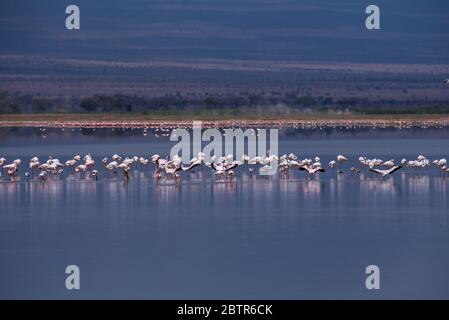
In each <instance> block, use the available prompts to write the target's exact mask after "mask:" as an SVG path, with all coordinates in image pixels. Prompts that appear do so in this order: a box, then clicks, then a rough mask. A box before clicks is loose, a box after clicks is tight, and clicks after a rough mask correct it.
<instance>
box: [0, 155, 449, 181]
mask: <svg viewBox="0 0 449 320" xmlns="http://www.w3.org/2000/svg"><path fill="white" fill-rule="evenodd" d="M347 161H348V158H347V157H345V156H343V155H338V156H337V157H336V159H335V160H332V161H330V162H329V163H328V166H327V167H329V169H330V170H331V171H332V172H333V173H337V174H344V173H345V171H344V170H346V169H345V168H344V165H345V163H346V162H347ZM101 162H102V164H101V167H103V168H104V173H105V174H108V173H107V172H110V173H109V174H111V175H116V174H117V173H118V172H121V173H122V174H123V176H124V179H129V172H130V170H131V169H132V168H135V170H139V169H140V170H144V168H145V167H148V166H151V167H153V170H154V173H153V176H154V178H155V179H161V178H163V177H164V178H174V179H180V178H181V176H182V173H183V172H194V169H195V168H199V167H207V168H210V169H211V170H212V171H213V173H214V176H216V177H219V178H231V177H234V176H235V170H237V168H245V167H246V169H247V170H248V172H249V173H254V172H255V169H260V172H262V173H263V172H264V171H269V170H270V171H271V170H273V166H274V165H278V170H279V172H280V173H281V174H283V173H285V172H287V171H290V170H299V171H303V172H305V173H307V174H309V175H315V174H319V173H323V172H326V169H324V167H326V166H323V165H322V163H321V159H320V157H318V156H316V157H314V158H313V159H309V158H305V159H299V158H298V157H297V156H296V155H295V154H293V153H290V154H288V155H287V154H284V155H282V156H280V157H278V156H276V155H271V154H270V155H268V156H265V157H260V156H258V157H252V158H251V157H249V156H247V155H243V156H242V157H241V159H240V160H234V156H233V155H232V154H229V155H227V156H225V157H216V156H213V157H211V158H210V159H209V158H207V157H206V155H205V154H204V153H199V154H198V156H197V157H195V158H193V159H191V160H190V162H189V164H187V165H185V164H183V163H182V161H181V158H180V157H179V156H174V157H173V158H172V159H169V158H168V157H167V158H162V157H161V156H159V155H157V154H155V155H153V156H151V157H150V158H145V157H139V156H133V157H122V156H120V155H118V154H114V155H113V156H112V157H111V158H110V159H109V158H103V159H102V161H101ZM21 167H22V160H21V159H15V160H12V161H11V162H10V163H8V161H7V160H6V158H0V168H1V171H0V178H1V177H2V176H3V174H4V172H6V174H7V175H8V176H9V177H11V179H13V178H14V177H15V176H17V175H19V170H21ZM97 167H98V166H97ZM403 167H406V168H411V169H415V170H425V169H427V168H429V167H435V168H437V169H438V170H439V171H440V173H442V174H449V167H448V166H447V160H446V159H445V158H442V159H436V160H433V161H430V160H429V159H428V158H427V157H426V156H424V155H419V156H418V157H417V159H414V160H407V159H402V160H401V161H400V162H399V163H396V161H395V160H394V159H390V160H387V161H384V160H382V159H376V158H374V159H368V158H367V157H365V156H361V157H359V158H358V166H357V167H350V168H348V169H347V170H348V171H347V172H348V173H351V174H357V173H360V172H361V171H362V170H368V171H369V172H372V173H375V174H378V175H381V176H387V175H391V174H393V173H394V172H396V171H398V170H399V169H401V168H403ZM275 169H276V170H277V168H275ZM243 170H245V169H243ZM24 171H25V173H24V175H25V177H26V178H27V179H34V178H35V177H36V176H37V178H38V179H39V180H41V181H45V180H47V179H48V178H50V177H52V176H55V175H57V176H60V175H63V174H64V172H67V171H69V172H70V173H72V174H75V175H81V174H84V175H90V176H92V177H93V178H94V179H95V180H98V178H99V176H100V172H99V168H96V163H95V160H94V159H93V158H92V156H91V155H90V154H87V155H85V156H84V157H83V158H82V157H81V156H80V155H75V156H74V157H73V158H72V159H69V160H67V161H65V162H61V161H60V160H59V159H57V158H53V157H51V156H50V157H49V158H48V159H47V160H46V161H42V162H41V161H40V159H39V158H38V157H36V156H34V157H33V158H31V159H30V160H29V163H28V166H27V169H26V170H24Z"/></svg>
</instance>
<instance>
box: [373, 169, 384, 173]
mask: <svg viewBox="0 0 449 320" xmlns="http://www.w3.org/2000/svg"><path fill="white" fill-rule="evenodd" d="M369 171H371V172H374V173H378V174H384V172H383V170H379V169H369Z"/></svg>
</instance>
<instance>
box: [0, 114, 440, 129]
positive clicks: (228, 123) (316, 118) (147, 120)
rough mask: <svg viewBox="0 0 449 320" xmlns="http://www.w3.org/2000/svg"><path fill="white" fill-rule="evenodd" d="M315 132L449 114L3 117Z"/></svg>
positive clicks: (39, 122)
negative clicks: (320, 128)
mask: <svg viewBox="0 0 449 320" xmlns="http://www.w3.org/2000/svg"><path fill="white" fill-rule="evenodd" d="M193 121H201V122H202V123H201V126H202V127H203V128H230V127H242V128H244V127H254V128H286V127H294V128H303V129H307V128H316V127H329V128H335V127H347V128H348V129H350V128H357V127H371V128H408V127H423V128H427V127H448V126H449V114H426V115H411V114H403V115H398V114H394V115H301V116H296V115H294V116H290V117H288V116H280V117H274V116H267V117H249V116H241V117H204V116H183V115H181V116H161V115H156V116H155V115H139V114H21V115H12V114H0V127H28V128H40V127H45V128H147V129H153V128H167V129H171V128H191V127H192V122H193Z"/></svg>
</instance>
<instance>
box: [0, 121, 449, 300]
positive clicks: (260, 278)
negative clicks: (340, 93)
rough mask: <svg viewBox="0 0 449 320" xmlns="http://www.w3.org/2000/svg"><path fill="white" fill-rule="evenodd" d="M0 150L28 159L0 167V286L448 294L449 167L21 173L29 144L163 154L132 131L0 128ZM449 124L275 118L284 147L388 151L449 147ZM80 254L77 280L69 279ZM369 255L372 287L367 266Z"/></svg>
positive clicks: (305, 152) (278, 295)
mask: <svg viewBox="0 0 449 320" xmlns="http://www.w3.org/2000/svg"><path fill="white" fill-rule="evenodd" d="M0 138H1V142H0V157H2V156H4V157H6V158H7V159H8V160H13V159H15V158H17V157H20V158H22V160H24V164H23V166H24V167H23V169H21V171H19V177H17V178H15V179H14V181H10V179H9V178H8V177H5V175H6V174H3V177H2V178H1V180H0V298H33V299H35V298H63V299H78V298H125V299H127V298H145V299H146V298H148V299H216V298H219V299H228V298H229V299H308V298H338V299H340V298H356V299H379V298H425V299H427V298H445V299H448V298H449V219H448V218H449V210H448V208H449V195H448V190H449V176H448V175H446V176H444V175H442V174H440V173H439V172H438V170H437V169H436V168H429V169H427V170H426V171H419V172H417V171H416V170H412V169H405V168H403V169H401V170H399V171H398V172H396V173H395V174H394V175H392V176H389V177H384V178H382V177H380V176H376V175H374V174H371V173H367V172H362V173H361V174H359V175H356V174H349V173H345V174H343V175H337V174H334V173H331V172H329V171H328V172H326V173H324V174H321V175H317V176H315V177H309V176H306V175H305V174H304V173H303V172H300V171H296V170H292V171H291V172H289V174H288V176H281V175H275V176H269V177H264V176H258V175H254V174H251V173H249V172H248V170H247V169H243V168H239V169H237V172H236V174H237V176H236V177H235V178H234V179H228V180H223V181H215V180H216V179H214V177H213V174H212V172H211V171H210V170H209V169H208V168H202V169H201V170H197V171H196V172H195V173H193V174H183V178H182V179H181V181H180V182H178V183H176V182H174V181H173V180H164V181H159V182H157V181H155V179H154V178H153V176H152V169H151V168H152V167H151V166H148V167H145V168H141V167H138V166H137V167H135V168H134V169H133V170H132V171H131V173H130V179H129V180H128V182H125V181H124V179H123V177H122V175H121V174H118V175H117V176H114V175H112V174H107V173H105V172H104V171H102V170H100V178H99V180H98V181H95V180H93V179H92V178H90V177H87V178H86V177H84V175H81V176H80V177H77V176H74V175H68V174H67V173H65V174H64V176H63V177H60V178H59V179H58V178H52V179H49V180H48V181H46V182H45V183H40V182H39V181H37V179H35V180H32V181H29V180H27V179H26V178H25V177H24V175H23V174H24V170H25V167H26V165H27V161H28V159H29V158H30V157H32V156H33V155H37V156H39V157H40V158H41V159H42V160H45V159H46V158H47V157H48V156H49V155H52V156H53V157H57V158H59V159H61V160H64V161H65V160H67V159H69V158H71V157H73V155H75V154H82V155H83V154H86V153H88V152H90V153H91V154H92V155H93V156H94V158H95V160H96V161H97V167H101V165H100V163H101V159H102V158H103V157H104V156H109V157H110V156H111V155H112V154H114V153H119V154H121V155H124V156H125V155H128V156H133V155H135V154H137V155H143V156H145V157H149V155H151V154H154V153H158V154H161V155H165V154H167V153H168V152H169V150H170V147H171V146H172V145H173V143H172V142H169V141H168V137H159V138H155V137H154V136H153V135H152V134H149V135H148V136H143V135H142V132H141V130H133V131H132V130H125V131H122V130H114V131H112V130H111V129H101V130H100V129H98V130H95V131H93V130H81V131H80V130H78V129H76V130H74V131H72V130H69V129H66V130H65V131H61V130H60V129H47V130H46V131H45V132H44V131H42V130H39V129H17V128H2V129H0ZM448 138H449V130H448V129H427V130H423V129H409V130H390V129H383V130H380V129H377V130H373V129H366V130H336V129H335V130H319V129H317V130H293V129H291V130H283V131H282V132H281V136H280V142H279V143H280V146H279V148H280V150H279V153H280V154H282V153H289V152H294V153H295V154H297V155H298V156H300V157H302V158H304V157H314V156H315V155H318V156H320V157H321V158H322V162H323V163H327V162H328V161H330V160H331V159H333V158H335V157H336V155H338V154H340V153H341V154H345V155H346V156H348V157H349V158H350V161H349V163H347V164H345V167H344V170H346V171H347V168H349V167H350V166H352V165H356V161H355V160H356V159H357V158H358V156H359V155H362V154H364V155H366V156H368V157H370V158H373V157H378V158H382V159H384V160H388V159H390V158H394V159H396V160H397V161H399V160H400V159H401V158H403V157H405V158H407V159H415V158H416V157H417V155H418V154H424V155H426V156H428V157H429V159H431V160H433V159H434V158H441V157H448V156H449V139H448ZM70 264H75V265H78V266H79V268H80V271H81V289H80V290H77V291H69V290H67V289H66V288H65V279H66V276H67V275H66V274H65V268H66V266H67V265H70ZM368 265H377V266H379V268H380V285H381V289H380V290H367V289H366V288H365V279H366V277H367V275H366V274H365V268H366V266H368Z"/></svg>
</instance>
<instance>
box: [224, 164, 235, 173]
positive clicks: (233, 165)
mask: <svg viewBox="0 0 449 320" xmlns="http://www.w3.org/2000/svg"><path fill="white" fill-rule="evenodd" d="M237 166H238V164H237V163H234V164H231V165H229V166H227V167H226V168H225V170H224V171H228V170H231V169H234V168H235V167H237Z"/></svg>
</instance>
